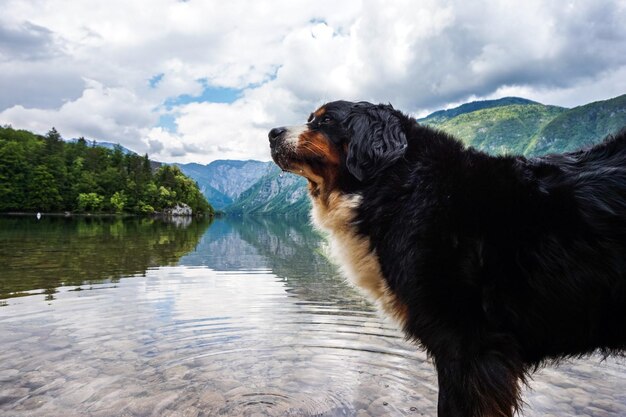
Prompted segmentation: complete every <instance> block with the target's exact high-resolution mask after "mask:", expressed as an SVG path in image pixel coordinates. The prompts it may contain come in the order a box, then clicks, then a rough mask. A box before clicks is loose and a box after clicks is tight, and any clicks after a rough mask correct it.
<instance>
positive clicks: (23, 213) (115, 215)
mask: <svg viewBox="0 0 626 417" xmlns="http://www.w3.org/2000/svg"><path fill="white" fill-rule="evenodd" d="M38 214H40V215H41V217H44V216H47V217H103V218H104V217H108V218H163V217H189V218H200V217H207V218H211V217H221V216H223V214H221V213H220V214H218V213H215V214H214V215H213V216H211V215H208V214H205V215H200V216H198V215H191V216H180V215H171V214H163V213H152V214H134V213H120V214H118V213H74V212H69V211H68V212H36V211H33V212H30V211H9V212H3V213H0V216H14V217H31V216H32V217H37V215H38Z"/></svg>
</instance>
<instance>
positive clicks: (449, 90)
mask: <svg viewBox="0 0 626 417" xmlns="http://www.w3.org/2000/svg"><path fill="white" fill-rule="evenodd" d="M625 11H626V2H624V1H623V0H619V1H610V0H603V1H602V0H601V1H597V0H584V1H571V2H563V1H556V0H555V1H547V2H546V1H539V0H528V1H526V2H524V3H519V4H516V5H515V7H511V5H510V4H508V3H502V2H497V1H491V0H481V1H477V2H465V1H461V0H448V1H435V0H421V1H418V2H415V1H408V0H399V1H395V2H385V1H382V0H363V1H346V2H336V1H328V0H321V1H318V2H315V3H311V2H306V3H300V2H292V1H281V2H269V1H267V2H266V1H259V2H253V3H250V2H244V1H231V2H227V3H224V2H216V1H206V2H172V1H169V0H154V2H151V6H150V8H149V10H148V9H146V8H145V4H144V3H142V2H139V1H133V0H124V1H122V0H111V1H110V2H106V3H102V2H74V3H72V4H71V5H70V4H68V3H67V2H62V1H61V0H48V1H40V0H31V1H25V0H19V1H18V0H12V1H8V3H7V4H6V5H5V6H4V8H3V16H2V17H0V54H1V56H2V57H3V60H2V61H1V62H0V88H2V91H3V94H2V95H1V97H0V123H11V124H13V125H15V126H16V127H23V128H31V129H34V130H37V129H40V130H39V131H44V132H45V131H47V130H48V129H49V128H50V126H52V125H54V126H56V127H57V128H58V129H59V130H60V131H61V133H63V134H64V135H65V136H79V135H82V136H86V137H90V138H94V139H100V140H109V141H120V142H121V143H122V144H123V145H125V146H127V147H129V148H131V149H134V150H136V151H138V152H145V151H149V152H151V156H153V157H154V158H156V159H159V158H160V159H162V160H165V161H181V162H184V161H197V162H209V161H211V160H213V159H217V158H238V159H247V158H258V159H268V158H269V154H268V151H267V143H266V135H267V130H268V129H269V128H271V127H273V126H276V125H284V124H292V123H299V122H302V121H303V120H304V118H305V117H306V115H308V113H309V112H310V111H311V110H313V109H314V108H315V107H316V106H318V105H320V104H321V103H323V102H324V101H327V100H334V99H338V98H343V99H355V100H357V99H358V100H363V99H364V100H371V101H380V102H392V103H393V104H394V105H395V106H396V107H398V108H401V109H403V110H405V111H408V112H413V113H418V114H419V113H423V112H426V111H428V110H436V109H438V108H444V107H446V106H448V105H451V104H453V103H460V102H463V101H465V100H469V99H480V98H493V97H497V96H499V95H505V94H517V95H523V96H525V97H527V98H530V99H534V100H538V101H541V102H544V103H546V104H557V105H565V106H574V105H579V104H584V103H586V102H588V101H593V100H600V99H606V98H610V97H613V96H616V95H619V94H622V93H624V92H626V91H625V90H626V85H625V84H626V82H625V81H623V80H624V79H626V78H625V77H624V74H626V27H625V26H624V25H623V24H622V20H623V16H624V15H625V13H624V12H625ZM85 22H89V23H88V24H86V23H85ZM152 154H154V155H152Z"/></svg>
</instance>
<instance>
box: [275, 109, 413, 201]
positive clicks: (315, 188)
mask: <svg viewBox="0 0 626 417" xmlns="http://www.w3.org/2000/svg"><path fill="white" fill-rule="evenodd" d="M404 119H405V117H404V116H403V115H402V113H400V112H399V111H397V110H394V108H393V107H392V106H391V105H383V104H378V105H375V104H371V103H367V102H359V103H351V102H347V101H334V102H331V103H328V104H325V105H323V106H322V107H320V108H319V109H317V110H316V111H315V112H313V113H312V114H311V115H310V116H309V119H308V121H307V123H306V124H304V125H302V126H288V127H277V128H274V129H272V130H271V131H270V133H269V140H270V148H271V151H272V158H273V159H274V162H276V164H277V165H278V166H279V167H280V168H282V169H283V170H285V171H289V172H293V173H295V174H299V175H302V176H303V177H305V178H306V179H307V180H309V187H310V190H311V192H312V194H313V195H314V196H315V195H318V194H320V193H324V194H327V193H329V192H331V191H333V190H334V189H336V188H341V187H344V188H345V187H349V188H355V187H356V188H358V186H359V185H363V184H367V183H368V182H370V181H372V180H373V179H374V178H375V177H376V176H377V175H378V174H380V173H381V172H382V171H384V170H385V169H387V168H388V167H390V166H391V165H392V164H393V163H394V162H396V161H397V160H398V159H399V158H401V157H402V156H403V155H404V153H405V151H406V147H407V140H406V136H405V134H404V131H403V126H402V120H404Z"/></svg>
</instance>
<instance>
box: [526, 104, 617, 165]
mask: <svg viewBox="0 0 626 417" xmlns="http://www.w3.org/2000/svg"><path fill="white" fill-rule="evenodd" d="M624 127H626V94H625V95H622V96H619V97H615V98H613V99H610V100H603V101H596V102H594V103H589V104H585V105H584V106H579V107H574V108H573V109H570V110H568V111H566V112H563V113H562V114H560V115H558V116H557V117H555V118H554V119H552V120H551V121H550V123H548V124H547V125H545V126H544V127H543V129H541V131H540V132H539V134H538V135H537V137H536V141H535V142H534V143H532V144H531V147H529V149H527V153H530V154H533V155H539V154H545V153H555V152H564V151H569V150H573V149H575V148H578V147H581V146H589V145H592V144H594V143H596V142H598V141H600V140H602V139H603V138H604V137H606V136H607V135H609V134H612V133H616V132H618V131H619V130H620V129H623V128H624Z"/></svg>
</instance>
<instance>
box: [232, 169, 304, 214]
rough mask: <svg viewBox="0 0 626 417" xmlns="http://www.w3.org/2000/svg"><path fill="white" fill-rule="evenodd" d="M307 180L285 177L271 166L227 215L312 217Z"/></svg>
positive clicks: (287, 175) (242, 195) (295, 176)
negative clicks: (310, 215) (310, 214)
mask: <svg viewBox="0 0 626 417" xmlns="http://www.w3.org/2000/svg"><path fill="white" fill-rule="evenodd" d="M310 204H311V203H310V201H309V197H308V195H307V188H306V180H305V179H304V178H302V177H300V176H297V175H295V174H290V173H283V172H282V171H281V169H280V168H278V167H277V166H276V165H274V164H271V165H270V167H269V169H268V170H267V173H266V174H265V175H263V177H261V178H260V179H259V180H258V181H257V182H256V183H255V184H254V185H252V186H251V187H250V188H248V189H247V190H246V191H244V192H243V193H241V195H240V196H239V198H238V199H237V200H236V201H235V202H234V203H233V204H232V205H230V206H229V207H227V208H226V212H227V213H230V214H235V215H242V214H255V215H257V214H258V215H268V214H272V215H288V216H302V215H308V213H309V209H310V207H311V205H310Z"/></svg>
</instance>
